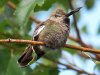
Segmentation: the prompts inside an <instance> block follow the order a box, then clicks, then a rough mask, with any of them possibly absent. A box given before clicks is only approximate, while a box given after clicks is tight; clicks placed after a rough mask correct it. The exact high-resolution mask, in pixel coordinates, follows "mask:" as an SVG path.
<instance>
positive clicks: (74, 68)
mask: <svg viewBox="0 0 100 75" xmlns="http://www.w3.org/2000/svg"><path fill="white" fill-rule="evenodd" d="M44 58H46V59H48V60H50V61H52V62H54V63H57V64H61V65H64V66H66V67H67V69H72V70H75V71H77V72H78V73H80V74H83V73H85V74H88V75H96V74H94V73H89V72H86V71H85V70H83V69H81V68H79V67H78V66H76V65H74V64H63V63H61V62H59V61H54V60H52V59H50V58H48V57H46V56H44Z"/></svg>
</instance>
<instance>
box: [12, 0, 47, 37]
mask: <svg viewBox="0 0 100 75" xmlns="http://www.w3.org/2000/svg"><path fill="white" fill-rule="evenodd" d="M44 1H45V0H21V1H20V3H19V5H18V6H17V9H16V11H15V13H14V14H15V15H16V21H17V22H18V25H19V26H20V33H21V35H24V36H26V35H27V33H28V32H29V31H30V29H31V21H29V20H30V19H29V17H30V15H31V14H32V12H33V11H32V10H34V8H35V6H36V4H38V5H39V6H42V4H43V3H44Z"/></svg>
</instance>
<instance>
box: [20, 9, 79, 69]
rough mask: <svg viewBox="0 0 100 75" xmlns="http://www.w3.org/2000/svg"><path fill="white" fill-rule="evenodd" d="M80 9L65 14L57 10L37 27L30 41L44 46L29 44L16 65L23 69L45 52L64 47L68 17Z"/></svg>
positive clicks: (68, 27) (68, 24)
mask: <svg viewBox="0 0 100 75" xmlns="http://www.w3.org/2000/svg"><path fill="white" fill-rule="evenodd" d="M80 8H81V7H79V8H77V9H75V10H72V11H71V12H69V13H66V12H65V11H64V10H63V9H57V10H56V11H55V12H54V13H52V14H51V16H50V17H49V18H48V19H47V20H46V21H44V22H42V23H40V24H38V25H37V27H36V28H35V31H34V32H33V36H32V41H41V42H45V43H46V45H45V46H41V45H35V46H33V45H31V44H29V45H28V46H27V47H26V49H25V51H24V52H23V54H22V55H21V57H20V58H19V59H18V63H19V65H20V66H21V67H25V66H27V65H29V64H30V63H32V62H33V61H36V60H38V59H39V58H40V57H42V56H43V55H44V54H45V53H46V52H47V50H55V49H59V48H61V47H63V46H64V44H65V43H66V41H67V38H68V36H69V32H70V19H69V16H70V15H72V14H74V13H75V12H78V11H79V10H80Z"/></svg>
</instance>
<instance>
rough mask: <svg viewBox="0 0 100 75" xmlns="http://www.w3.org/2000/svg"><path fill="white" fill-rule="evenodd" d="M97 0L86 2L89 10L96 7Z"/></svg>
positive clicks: (87, 0)
mask: <svg viewBox="0 0 100 75" xmlns="http://www.w3.org/2000/svg"><path fill="white" fill-rule="evenodd" d="M94 3H95V0H86V1H85V4H86V7H87V9H91V8H92V7H93V6H94Z"/></svg>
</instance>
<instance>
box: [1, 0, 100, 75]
mask: <svg viewBox="0 0 100 75" xmlns="http://www.w3.org/2000/svg"><path fill="white" fill-rule="evenodd" d="M10 1H12V2H13V3H14V4H15V5H16V10H15V9H13V8H11V7H10V6H8V4H7V3H8V0H0V39H7V38H14V39H31V36H30V35H29V32H30V30H31V25H32V21H30V20H29V16H30V15H32V14H33V13H34V12H38V11H41V10H48V9H49V8H51V6H52V5H53V4H57V5H58V6H59V5H61V6H62V7H63V8H65V9H66V10H69V9H70V8H69V4H68V0H10ZM75 1H76V2H77V0H75ZM75 1H74V3H75ZM94 2H95V0H86V1H85V4H86V7H87V8H88V9H91V8H92V7H93V5H94ZM74 3H73V4H74ZM79 14H80V13H79ZM79 14H78V15H77V19H80V15H79ZM99 30H100V29H99ZM82 31H83V32H85V33H87V27H86V26H84V27H83V28H82ZM98 33H100V31H98ZM25 46H26V45H23V44H8V43H7V44H6V43H2V44H0V75H58V73H59V70H58V69H59V68H58V67H57V63H52V64H53V65H54V66H51V65H50V64H51V63H50V62H51V61H46V60H45V61H42V64H38V65H37V66H36V67H35V68H34V69H32V68H30V67H29V66H28V67H26V68H21V67H19V65H18V64H17V59H18V57H19V56H20V54H21V53H22V51H23V50H24V48H25ZM63 49H64V50H65V51H67V52H69V53H71V54H72V55H73V54H76V51H74V50H71V49H68V48H63ZM46 57H47V58H49V59H52V60H54V61H58V59H59V58H60V57H61V51H58V52H56V51H55V52H50V53H47V55H46ZM45 63H48V64H47V65H45ZM97 67H98V66H97ZM99 69H100V65H99Z"/></svg>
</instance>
